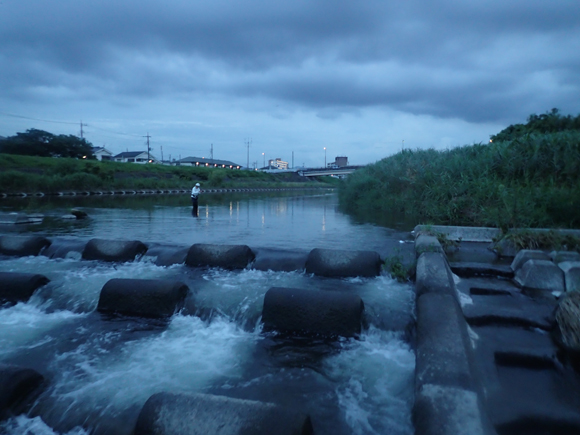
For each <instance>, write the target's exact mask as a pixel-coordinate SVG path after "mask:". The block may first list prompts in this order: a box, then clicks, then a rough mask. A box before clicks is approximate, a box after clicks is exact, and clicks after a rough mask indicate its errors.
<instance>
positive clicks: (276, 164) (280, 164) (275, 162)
mask: <svg viewBox="0 0 580 435" xmlns="http://www.w3.org/2000/svg"><path fill="white" fill-rule="evenodd" d="M268 167H270V168H273V169H288V162H285V161H284V160H282V159H281V158H279V157H278V158H276V159H272V160H268Z"/></svg>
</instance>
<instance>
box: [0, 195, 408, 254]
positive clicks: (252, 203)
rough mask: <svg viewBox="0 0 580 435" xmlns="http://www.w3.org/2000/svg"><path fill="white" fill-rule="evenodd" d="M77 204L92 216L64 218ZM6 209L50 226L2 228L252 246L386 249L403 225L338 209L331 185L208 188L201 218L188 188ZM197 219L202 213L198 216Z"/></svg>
mask: <svg viewBox="0 0 580 435" xmlns="http://www.w3.org/2000/svg"><path fill="white" fill-rule="evenodd" d="M71 207H79V208H82V209H83V210H84V211H86V212H87V213H88V215H89V216H90V218H89V219H88V220H79V221H77V220H73V221H63V220H62V219H61V216H62V215H64V214H66V213H68V212H69V210H70V208H71ZM0 210H2V211H25V212H26V211H27V212H32V211H34V212H38V211H42V212H43V213H44V215H45V216H46V217H45V221H44V223H43V224H40V225H35V226H32V227H31V226H25V227H21V226H19V227H12V228H0V232H3V231H4V230H6V231H35V232H37V233H41V234H44V235H47V236H51V235H53V236H55V235H58V236H62V235H67V236H75V237H81V238H93V237H98V238H104V239H119V238H121V239H126V240H127V239H135V240H141V241H143V242H145V243H163V244H178V245H191V244H193V243H220V244H246V245H248V246H251V247H268V248H279V249H308V250H309V249H312V248H334V249H359V250H360V249H365V250H368V249H370V250H377V251H378V252H383V251H384V241H385V240H386V239H392V238H401V237H403V236H402V235H400V234H398V233H397V231H396V230H397V229H399V230H401V229H403V228H393V229H388V228H384V227H379V226H376V225H372V224H362V223H357V222H355V221H354V220H353V219H352V218H351V217H349V216H348V215H346V214H344V213H342V212H340V211H339V209H338V200H337V196H336V194H335V193H333V192H332V191H321V192H318V191H315V192H314V193H313V192H312V191H310V192H308V193H304V192H300V193H296V192H278V193H276V196H274V195H273V194H271V193H269V194H263V193H261V194H249V193H237V194H231V193H230V194H204V195H201V196H200V199H199V210H198V214H197V216H196V215H195V211H194V210H192V206H191V200H190V198H189V195H188V194H183V195H157V196H148V197H145V196H143V197H139V196H131V197H122V196H117V197H83V198H29V199H26V198H25V199H17V200H15V199H11V200H9V201H6V200H2V201H1V202H0ZM192 217H194V218H195V219H192Z"/></svg>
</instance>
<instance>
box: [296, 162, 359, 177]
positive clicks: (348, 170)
mask: <svg viewBox="0 0 580 435" xmlns="http://www.w3.org/2000/svg"><path fill="white" fill-rule="evenodd" d="M362 167H363V166H362V165H357V166H344V167H342V168H313V169H303V170H300V171H298V174H299V175H301V176H303V177H320V176H324V175H348V174H352V173H353V172H354V171H356V170H357V169H360V168H362Z"/></svg>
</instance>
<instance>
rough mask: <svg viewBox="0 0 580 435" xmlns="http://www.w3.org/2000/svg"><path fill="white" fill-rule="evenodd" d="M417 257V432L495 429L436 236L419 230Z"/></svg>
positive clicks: (454, 434)
mask: <svg viewBox="0 0 580 435" xmlns="http://www.w3.org/2000/svg"><path fill="white" fill-rule="evenodd" d="M415 252H416V255H417V257H418V259H417V272H416V314H417V348H416V368H415V405H414V408H413V422H414V425H415V433H416V435H491V434H495V433H496V432H495V429H494V427H493V425H492V423H491V422H490V421H489V419H488V417H487V414H486V412H485V410H484V408H483V401H482V397H483V396H482V388H481V385H479V382H478V381H477V376H475V371H474V367H475V365H474V363H473V358H474V357H473V348H472V344H471V339H470V335H469V326H468V325H467V322H466V321H465V317H464V316H463V312H462V310H461V306H460V303H459V296H458V292H457V289H456V288H455V282H454V279H453V273H452V272H451V269H450V267H449V264H448V262H447V257H446V256H445V253H444V251H443V248H442V247H441V244H440V243H439V242H438V240H437V238H435V237H432V236H428V235H424V234H420V235H418V236H417V238H416V240H415Z"/></svg>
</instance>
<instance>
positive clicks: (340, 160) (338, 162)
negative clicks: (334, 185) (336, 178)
mask: <svg viewBox="0 0 580 435" xmlns="http://www.w3.org/2000/svg"><path fill="white" fill-rule="evenodd" d="M326 166H327V167H328V168H330V169H338V168H344V167H345V166H348V157H346V156H338V157H335V158H334V162H330V163H328V164H327V165H326Z"/></svg>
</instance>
